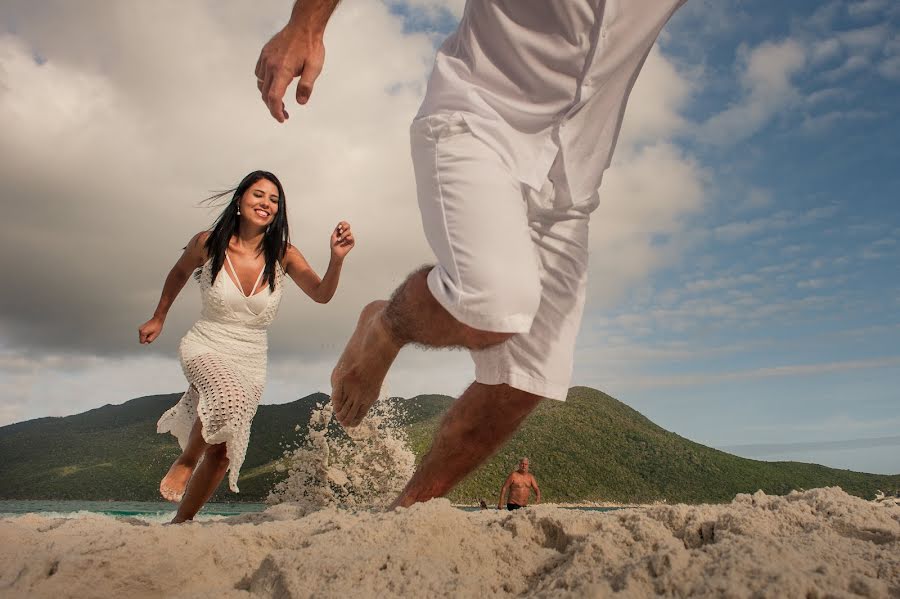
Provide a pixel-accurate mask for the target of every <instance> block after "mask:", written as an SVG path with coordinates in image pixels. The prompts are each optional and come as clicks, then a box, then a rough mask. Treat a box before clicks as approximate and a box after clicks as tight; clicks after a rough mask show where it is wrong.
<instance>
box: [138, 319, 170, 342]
mask: <svg viewBox="0 0 900 599" xmlns="http://www.w3.org/2000/svg"><path fill="white" fill-rule="evenodd" d="M163 322H164V321H163V319H162V318H160V317H158V316H154V317H153V318H151V319H150V320H148V321H147V322H145V323H144V324H142V325H141V326H140V328H138V337H139V339H140V342H141V343H142V344H144V343H153V341H154V340H155V339H156V338H157V337H159V334H160V333H162V329H163Z"/></svg>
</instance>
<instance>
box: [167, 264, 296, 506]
mask: <svg viewBox="0 0 900 599" xmlns="http://www.w3.org/2000/svg"><path fill="white" fill-rule="evenodd" d="M225 257H226V258H227V262H228V264H229V265H230V266H231V270H232V272H234V266H233V265H231V259H230V258H228V255H227V253H226V256H225ZM194 278H195V279H197V281H198V282H199V283H200V297H201V298H202V301H203V308H202V311H201V315H200V320H198V321H197V322H196V323H195V324H194V326H193V327H191V329H190V330H189V331H188V332H187V334H186V335H185V336H184V338H183V339H182V340H181V344H180V345H179V347H178V354H179V358H180V360H181V368H182V370H183V371H184V375H185V377H187V380H188V383H189V386H188V390H187V392H186V393H185V394H184V395H183V396H182V397H181V400H179V402H178V403H177V404H175V406H174V407H172V408H171V409H170V410H168V411H167V412H166V413H165V414H163V415H162V417H160V419H159V422H157V424H156V431H157V432H158V433H166V432H169V433H172V434H173V435H175V437H176V438H177V439H178V444H179V445H180V446H181V448H182V449H184V447H185V445H186V444H187V441H188V437H189V435H190V432H191V428H192V427H193V426H194V421H195V420H196V419H197V418H200V422H201V423H202V424H203V429H202V432H203V439H204V440H205V441H206V442H207V443H209V444H211V445H216V444H219V443H225V447H226V451H227V456H228V469H229V472H228V487H229V488H230V489H231V490H232V491H235V492H238V486H237V479H238V474H239V473H240V470H241V465H242V464H243V463H244V456H245V455H246V453H247V443H248V441H249V439H250V423H251V421H252V420H253V416H254V415H255V414H256V408H257V406H258V405H259V400H260V398H261V397H262V392H263V387H265V383H266V361H267V360H266V358H267V350H268V339H267V329H268V326H269V324H270V323H271V322H272V321H273V320H274V319H275V315H276V314H277V312H278V305H279V304H280V303H281V294H282V284H283V281H282V279H283V278H284V270H282V268H281V265H280V264H277V265H276V267H275V290H274V291H270V290H269V286H268V285H265V289H264V290H263V291H261V292H260V293H255V292H256V289H257V286H258V285H259V283H260V281H261V280H262V273H260V276H259V278H258V279H257V282H256V285H254V287H253V290H252V291H251V292H250V294H249V295H244V292H243V290H241V289H240V288H239V287H238V286H237V284H235V282H234V281H233V280H232V279H231V277H230V276H229V274H228V273H227V272H226V268H225V265H224V264H223V265H222V268H221V269H220V270H219V273H218V276H216V280H215V281H213V280H212V260H208V261H207V262H206V264H204V265H203V267H202V268H200V269H198V270H197V271H196V272H195V273H194Z"/></svg>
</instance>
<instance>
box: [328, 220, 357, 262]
mask: <svg viewBox="0 0 900 599" xmlns="http://www.w3.org/2000/svg"><path fill="white" fill-rule="evenodd" d="M354 245H356V240H355V239H353V231H351V230H350V223H348V222H347V221H343V220H342V221H341V222H339V223H338V224H337V226H336V227H335V228H334V231H333V232H332V233H331V253H332V255H334V256H335V257H337V258H343V257H344V256H346V255H347V253H348V252H349V251H350V250H352V249H353V246H354Z"/></svg>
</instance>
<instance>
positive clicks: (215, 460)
mask: <svg viewBox="0 0 900 599" xmlns="http://www.w3.org/2000/svg"><path fill="white" fill-rule="evenodd" d="M227 471H228V457H227V456H226V452H225V444H224V443H219V444H218V445H209V446H208V447H207V449H206V452H205V453H204V456H203V462H201V464H200V466H198V467H197V470H196V471H195V472H194V475H193V476H192V477H191V482H189V483H188V486H187V489H186V490H185V493H184V499H182V500H181V503H180V504H179V505H178V511H177V512H176V513H175V517H174V518H173V519H172V524H179V523H181V522H184V521H185V520H192V519H193V518H194V516H195V515H196V514H197V512H199V511H200V508H201V507H203V505H204V504H205V503H206V502H207V501H209V498H210V497H212V494H213V493H214V492H215V490H216V488H217V487H218V486H219V483H221V482H222V479H223V478H224V477H225V473H226V472H227Z"/></svg>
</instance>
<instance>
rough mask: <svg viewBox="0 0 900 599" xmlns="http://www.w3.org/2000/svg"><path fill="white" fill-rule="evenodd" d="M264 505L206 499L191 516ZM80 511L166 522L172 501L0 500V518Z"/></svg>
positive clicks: (258, 508) (211, 516)
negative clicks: (198, 511)
mask: <svg viewBox="0 0 900 599" xmlns="http://www.w3.org/2000/svg"><path fill="white" fill-rule="evenodd" d="M266 507H267V506H266V504H264V503H207V504H206V505H205V506H203V509H202V510H200V513H199V514H198V515H197V517H196V518H195V520H214V519H217V518H224V517H227V516H237V515H238V514H246V513H248V512H261V511H263V510H264V509H266ZM84 513H91V514H105V515H107V516H114V517H131V518H139V519H141V520H148V521H163V522H167V521H169V520H171V519H172V516H174V515H175V504H174V503H169V502H166V501H53V500H12V499H4V500H0V518H9V517H13V516H21V515H23V514H44V515H48V516H60V517H73V516H77V515H78V514H84Z"/></svg>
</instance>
